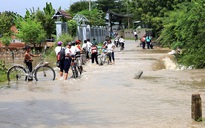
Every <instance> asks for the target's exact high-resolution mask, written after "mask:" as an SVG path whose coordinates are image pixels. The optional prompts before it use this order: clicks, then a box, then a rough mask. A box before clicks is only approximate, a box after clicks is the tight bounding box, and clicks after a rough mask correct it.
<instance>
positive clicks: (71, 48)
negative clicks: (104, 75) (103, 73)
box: [55, 38, 115, 80]
mask: <svg viewBox="0 0 205 128" xmlns="http://www.w3.org/2000/svg"><path fill="white" fill-rule="evenodd" d="M102 48H103V49H106V52H107V53H109V54H110V56H109V60H110V62H112V63H111V64H113V63H114V62H115V57H114V48H115V45H114V43H112V41H111V39H110V38H109V39H106V41H105V42H104V43H103V46H102ZM62 49H64V50H65V59H63V60H60V59H59V57H58V56H59V54H60V52H61V51H62ZM98 51H99V49H98V42H97V41H96V40H95V38H94V39H93V41H92V42H91V41H90V39H87V40H84V41H83V44H81V40H76V41H74V42H69V43H67V44H66V47H63V42H61V41H59V42H58V43H57V46H56V48H55V53H56V57H57V61H58V62H60V63H59V65H58V67H59V69H60V74H59V75H60V78H59V79H64V80H67V78H68V72H69V69H70V66H71V61H72V60H73V59H75V58H74V57H75V55H76V53H83V54H85V56H86V60H85V61H83V64H85V63H86V61H88V60H90V59H91V63H92V64H94V63H96V64H99V63H98ZM63 74H64V75H63Z"/></svg>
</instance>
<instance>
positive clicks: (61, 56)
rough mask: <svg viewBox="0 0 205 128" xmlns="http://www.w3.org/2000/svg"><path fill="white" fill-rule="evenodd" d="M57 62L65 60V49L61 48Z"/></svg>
mask: <svg viewBox="0 0 205 128" xmlns="http://www.w3.org/2000/svg"><path fill="white" fill-rule="evenodd" d="M58 60H59V61H64V60H65V48H62V47H61V50H60V52H59V53H58Z"/></svg>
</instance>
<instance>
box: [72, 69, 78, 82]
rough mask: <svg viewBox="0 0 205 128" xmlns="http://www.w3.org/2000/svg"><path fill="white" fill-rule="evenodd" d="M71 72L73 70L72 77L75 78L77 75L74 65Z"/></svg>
mask: <svg viewBox="0 0 205 128" xmlns="http://www.w3.org/2000/svg"><path fill="white" fill-rule="evenodd" d="M72 72H73V78H75V79H76V78H77V77H78V71H77V69H76V67H75V66H73V67H72Z"/></svg>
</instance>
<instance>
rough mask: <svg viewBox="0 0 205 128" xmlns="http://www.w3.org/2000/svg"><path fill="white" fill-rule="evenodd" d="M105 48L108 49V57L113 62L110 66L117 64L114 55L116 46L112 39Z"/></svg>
mask: <svg viewBox="0 0 205 128" xmlns="http://www.w3.org/2000/svg"><path fill="white" fill-rule="evenodd" d="M105 47H106V51H107V55H108V57H109V60H110V62H111V63H110V64H114V63H115V54H114V48H115V44H114V43H112V41H111V39H109V40H108V41H107V44H106V46H105ZM112 61H113V62H112Z"/></svg>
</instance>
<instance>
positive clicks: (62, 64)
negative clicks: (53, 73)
mask: <svg viewBox="0 0 205 128" xmlns="http://www.w3.org/2000/svg"><path fill="white" fill-rule="evenodd" d="M64 61H65V60H60V66H59V68H60V71H61V72H63V69H64Z"/></svg>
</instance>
